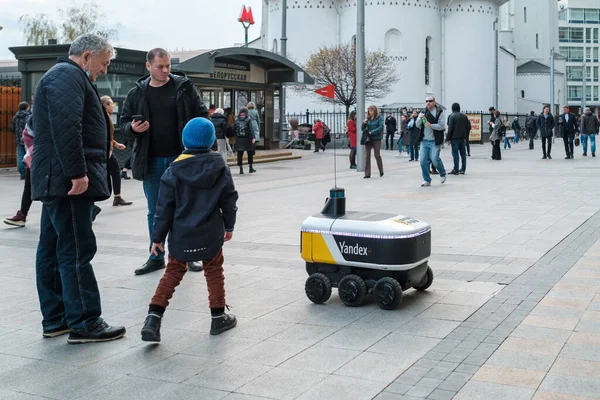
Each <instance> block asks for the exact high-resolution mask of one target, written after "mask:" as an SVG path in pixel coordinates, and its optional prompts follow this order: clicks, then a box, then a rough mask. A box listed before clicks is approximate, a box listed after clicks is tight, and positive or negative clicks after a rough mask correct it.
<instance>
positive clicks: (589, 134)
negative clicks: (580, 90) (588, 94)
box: [581, 107, 600, 157]
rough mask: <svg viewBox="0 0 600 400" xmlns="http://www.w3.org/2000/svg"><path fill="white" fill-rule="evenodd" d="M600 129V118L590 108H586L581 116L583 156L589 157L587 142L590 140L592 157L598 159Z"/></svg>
mask: <svg viewBox="0 0 600 400" xmlns="http://www.w3.org/2000/svg"><path fill="white" fill-rule="evenodd" d="M599 128H600V123H599V122H598V117H596V116H595V115H594V114H593V113H592V110H590V108H589V107H586V109H585V111H584V113H583V115H582V116H581V147H582V149H583V156H584V157H587V149H588V146H587V142H588V139H589V140H590V142H591V145H590V147H591V151H592V157H596V135H597V134H598V129H599Z"/></svg>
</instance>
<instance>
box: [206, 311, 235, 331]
mask: <svg viewBox="0 0 600 400" xmlns="http://www.w3.org/2000/svg"><path fill="white" fill-rule="evenodd" d="M236 325H237V319H236V318H235V315H233V314H226V313H223V314H221V315H218V316H213V317H212V322H211V324H210V334H211V335H218V334H221V333H223V332H225V331H228V330H229V329H231V328H233V327H235V326H236Z"/></svg>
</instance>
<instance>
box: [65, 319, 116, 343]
mask: <svg viewBox="0 0 600 400" xmlns="http://www.w3.org/2000/svg"><path fill="white" fill-rule="evenodd" d="M123 336H125V327H124V326H110V325H108V324H107V323H106V322H104V321H102V322H101V323H100V324H98V326H97V327H96V328H95V329H94V330H92V331H89V332H87V331H80V330H75V329H71V334H70V335H69V339H67V342H68V343H70V344H80V343H97V342H109V341H111V340H117V339H121V338H122V337H123Z"/></svg>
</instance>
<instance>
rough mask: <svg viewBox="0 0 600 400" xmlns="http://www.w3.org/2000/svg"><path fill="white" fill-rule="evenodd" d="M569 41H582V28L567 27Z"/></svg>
mask: <svg viewBox="0 0 600 400" xmlns="http://www.w3.org/2000/svg"><path fill="white" fill-rule="evenodd" d="M569 42H571V43H583V28H569Z"/></svg>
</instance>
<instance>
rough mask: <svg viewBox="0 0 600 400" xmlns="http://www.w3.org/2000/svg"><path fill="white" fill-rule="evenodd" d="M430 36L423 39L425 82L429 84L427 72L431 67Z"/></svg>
mask: <svg viewBox="0 0 600 400" xmlns="http://www.w3.org/2000/svg"><path fill="white" fill-rule="evenodd" d="M430 46H431V37H428V38H427V39H425V84H426V85H429V73H430V72H431V71H430V68H431V58H430V57H431V56H430V53H431V52H430Z"/></svg>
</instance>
